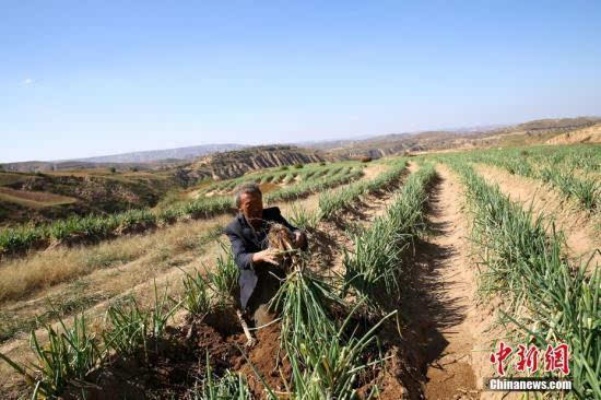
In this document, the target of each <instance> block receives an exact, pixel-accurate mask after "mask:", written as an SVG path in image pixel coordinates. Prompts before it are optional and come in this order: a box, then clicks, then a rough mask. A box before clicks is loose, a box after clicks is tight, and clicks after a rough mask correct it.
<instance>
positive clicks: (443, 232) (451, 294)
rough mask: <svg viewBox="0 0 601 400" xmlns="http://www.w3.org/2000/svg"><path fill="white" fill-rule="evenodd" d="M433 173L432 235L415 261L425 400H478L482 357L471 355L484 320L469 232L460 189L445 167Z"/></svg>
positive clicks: (430, 208) (423, 242)
mask: <svg viewBox="0 0 601 400" xmlns="http://www.w3.org/2000/svg"><path fill="white" fill-rule="evenodd" d="M436 171H437V175H438V179H437V182H436V184H435V185H434V187H433V189H432V190H431V192H430V199H429V202H428V214H427V220H428V226H429V229H430V231H431V233H430V234H429V235H428V236H427V237H425V238H424V239H423V241H422V243H419V244H418V248H417V256H416V261H417V265H418V266H419V267H420V269H421V274H420V275H421V276H420V278H419V283H418V286H420V287H421V289H420V290H421V291H423V294H424V296H423V298H424V299H425V300H422V301H424V302H425V304H424V306H425V310H426V311H425V312H424V311H423V310H424V309H422V312H421V314H422V315H421V316H419V317H417V319H418V321H417V322H418V324H417V326H418V329H420V331H418V333H419V334H420V336H421V337H420V339H421V340H422V341H423V343H422V347H424V356H425V361H426V363H427V364H428V365H427V370H426V371H425V374H426V384H425V390H424V394H425V397H426V399H477V398H480V389H479V388H478V379H477V376H476V373H474V370H475V369H478V368H480V367H479V366H478V365H480V364H482V360H480V357H476V356H475V354H476V355H478V354H483V353H475V351H477V348H478V347H480V348H483V346H481V345H479V343H478V340H479V339H480V336H479V335H478V332H479V330H480V326H481V324H482V318H479V317H478V315H477V314H478V312H477V311H476V305H475V304H476V303H475V298H474V296H475V293H474V291H475V287H476V285H475V279H474V274H473V271H472V268H471V265H472V262H471V258H470V244H469V241H468V238H467V236H468V233H469V227H468V222H467V219H466V216H465V214H464V213H463V212H462V209H461V205H462V203H463V199H464V196H463V194H462V188H463V187H462V186H461V184H460V183H459V181H458V180H457V179H456V177H455V176H454V175H453V174H452V173H451V172H450V171H449V169H448V168H447V167H446V166H444V165H438V166H437V167H436ZM418 301H419V300H418ZM478 376H480V374H479V373H478Z"/></svg>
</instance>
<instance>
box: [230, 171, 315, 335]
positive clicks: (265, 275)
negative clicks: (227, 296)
mask: <svg viewBox="0 0 601 400" xmlns="http://www.w3.org/2000/svg"><path fill="white" fill-rule="evenodd" d="M235 203H236V207H237V209H238V211H239V212H238V214H237V215H236V217H235V218H234V220H233V221H232V222H230V223H229V224H228V226H227V227H226V228H225V234H226V235H227V236H228V238H229V240H230V242H231V244H232V252H233V254H234V258H235V261H236V265H237V266H238V268H239V269H240V280H239V286H240V296H239V299H237V300H238V301H239V304H238V307H239V308H238V310H237V312H238V316H239V318H240V321H241V324H242V327H243V328H244V333H245V334H246V336H247V338H248V339H249V343H248V344H249V345H252V344H253V343H254V339H253V338H252V337H251V335H250V332H249V330H248V326H247V324H246V322H247V321H249V322H253V323H254V324H256V325H262V323H261V322H262V321H261V318H257V315H256V312H257V310H258V309H259V307H260V306H265V305H267V304H268V303H269V301H270V300H271V299H272V298H273V296H274V295H275V294H276V292H277V290H278V288H279V286H280V284H281V282H282V280H283V279H284V278H285V273H284V271H283V269H282V268H281V267H280V261H281V257H280V256H279V250H277V249H272V248H268V237H267V235H268V233H269V228H270V227H271V225H273V224H281V225H283V226H285V227H286V228H288V229H289V230H290V231H291V232H292V234H293V235H294V245H295V246H294V247H296V248H300V249H302V250H306V249H307V237H306V235H305V233H304V232H302V231H300V230H299V229H298V228H296V227H294V226H292V225H291V224H290V223H289V222H288V221H286V220H285V219H284V217H282V215H281V212H280V209H279V208H278V207H270V208H265V209H264V208H263V195H262V193H261V190H260V188H259V186H258V185H257V184H255V183H248V184H243V185H241V186H239V187H237V188H236V194H235Z"/></svg>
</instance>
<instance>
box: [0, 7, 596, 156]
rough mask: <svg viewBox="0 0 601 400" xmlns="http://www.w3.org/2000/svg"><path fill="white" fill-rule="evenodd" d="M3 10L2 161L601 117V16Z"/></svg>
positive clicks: (557, 10)
mask: <svg viewBox="0 0 601 400" xmlns="http://www.w3.org/2000/svg"><path fill="white" fill-rule="evenodd" d="M1 5H2V7H1V8H2V12H1V13H0V50H1V52H0V54H1V55H2V56H1V60H2V61H0V139H1V141H2V145H1V146H0V162H10V161H24V160H55V159H66V158H74V157H84V156H94V155H104V154H114V153H122V152H129V151H141V150H153V149H162V148H173V147H180V146H189V145H198V144H205V143H242V144H258V143H285V142H294V141H306V140H318V139H322V138H323V139H333V138H347V137H356V136H364V135H369V134H374V135H375V134H385V133H392V132H406V131H417V130H426V129H436V128H445V127H464V126H473V125H488V124H499V123H513V122H520V121H524V120H528V119H535V118H545V117H565V116H579V115H601V46H600V45H599V43H601V22H599V21H601V2H599V1H570V2H567V1H561V2H560V1H472V2H468V1H412V2H410V1H390V2H388V1H374V2H369V1H360V2H359V1H357V2H355V1H326V2H324V1H295V2H292V1H288V2H284V1H270V2H267V1H265V2H251V1H214V2H213V1H211V2H208V1H189V2H185V1H174V2H167V1H150V0H145V1H119V2H116V1H82V0H78V1H59V0H55V1H48V0H42V1H27V0H2V2H1Z"/></svg>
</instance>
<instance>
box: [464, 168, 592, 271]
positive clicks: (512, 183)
mask: <svg viewBox="0 0 601 400" xmlns="http://www.w3.org/2000/svg"><path fill="white" fill-rule="evenodd" d="M475 169H476V171H477V172H478V173H479V174H480V175H481V176H482V177H483V178H484V179H485V180H486V182H487V183H489V184H498V185H499V188H500V189H501V191H502V192H503V193H504V194H505V195H507V196H509V199H510V200H511V201H513V202H516V203H518V204H521V205H522V207H523V208H524V210H526V211H528V210H530V207H532V213H533V214H534V216H537V215H540V214H542V215H543V218H545V221H546V222H550V221H551V220H553V221H555V228H556V230H557V231H561V232H563V233H564V235H565V238H566V243H567V246H568V248H567V255H568V257H570V258H571V259H573V260H580V259H582V260H583V261H588V259H589V258H590V257H591V256H592V257H593V261H592V263H591V264H590V265H589V266H594V265H597V264H599V265H601V254H599V252H595V251H596V250H597V249H601V237H600V236H599V234H598V233H596V232H595V227H594V221H592V219H591V216H590V215H588V214H587V213H586V212H584V211H581V210H578V209H576V207H574V206H570V202H569V201H567V200H565V198H564V197H563V196H562V195H561V194H560V193H558V192H557V191H555V190H553V189H551V188H549V187H548V186H546V185H545V184H544V183H543V182H541V181H537V180H535V179H530V178H526V177H520V176H516V175H511V174H510V173H509V172H507V171H505V170H503V169H500V168H497V167H492V166H488V165H476V166H475ZM600 222H601V221H600ZM548 228H549V232H548V233H552V232H550V230H551V229H552V227H551V225H550V224H549V226H548Z"/></svg>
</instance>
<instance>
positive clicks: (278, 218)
mask: <svg viewBox="0 0 601 400" xmlns="http://www.w3.org/2000/svg"><path fill="white" fill-rule="evenodd" d="M273 223H278V224H282V225H284V226H286V227H287V228H288V229H290V230H291V231H295V230H298V229H297V228H295V227H294V226H292V225H291V224H290V223H289V222H288V221H286V220H285V219H284V217H282V214H281V212H280V209H279V208H278V207H270V208H264V209H263V221H262V222H261V227H260V228H259V229H257V230H256V232H257V235H256V236H255V235H254V234H253V231H252V227H251V226H250V225H249V224H248V222H247V221H246V218H244V215H243V214H242V213H238V215H236V217H235V218H234V220H233V221H232V222H230V223H229V224H228V226H226V227H225V234H226V235H227V236H228V238H229V239H230V242H232V251H233V253H234V258H235V260H236V265H238V268H240V280H239V283H240V306H241V308H242V309H243V310H244V309H246V305H247V303H248V299H249V298H250V296H251V295H252V293H253V291H254V289H255V287H256V286H257V280H258V277H257V274H256V273H255V265H254V263H253V262H252V255H253V253H256V252H258V251H261V250H265V249H266V248H267V247H268V244H269V243H268V241H267V233H268V232H269V227H270V226H271V224H273ZM262 267H263V266H259V268H262Z"/></svg>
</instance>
